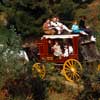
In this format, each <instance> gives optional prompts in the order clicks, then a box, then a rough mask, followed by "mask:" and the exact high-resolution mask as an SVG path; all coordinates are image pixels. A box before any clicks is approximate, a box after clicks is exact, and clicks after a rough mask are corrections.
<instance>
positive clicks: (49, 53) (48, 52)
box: [32, 34, 82, 82]
mask: <svg viewBox="0 0 100 100" xmlns="http://www.w3.org/2000/svg"><path fill="white" fill-rule="evenodd" d="M55 42H58V43H59V45H60V48H61V52H62V53H61V54H60V55H55V53H54V52H55V49H54V48H53V47H54V45H55ZM78 45H79V35H78V34H71V35H43V36H42V37H41V39H40V40H38V42H37V46H38V49H39V53H38V59H39V61H38V62H37V63H35V64H34V65H33V67H32V70H33V71H34V70H35V71H37V72H38V74H39V76H40V77H41V78H44V77H45V75H46V66H45V63H44V61H47V62H53V63H55V65H57V66H59V65H60V66H62V68H61V74H62V75H63V76H64V77H65V78H66V79H67V80H68V81H72V82H73V81H76V80H79V78H80V72H81V71H82V65H81V63H80V62H79V61H78V60H79V53H78V47H79V46H78ZM65 47H66V48H67V54H66V53H65V54H64V52H65ZM69 47H71V48H72V49H71V52H70V48H69ZM64 55H65V56H64Z"/></svg>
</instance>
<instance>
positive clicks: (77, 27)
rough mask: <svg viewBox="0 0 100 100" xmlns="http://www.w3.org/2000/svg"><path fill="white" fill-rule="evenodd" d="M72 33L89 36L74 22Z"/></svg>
mask: <svg viewBox="0 0 100 100" xmlns="http://www.w3.org/2000/svg"><path fill="white" fill-rule="evenodd" d="M71 29H72V32H73V33H74V34H82V35H88V34H87V33H86V32H84V31H83V30H80V29H79V26H78V24H77V21H74V22H73V25H72V28H71Z"/></svg>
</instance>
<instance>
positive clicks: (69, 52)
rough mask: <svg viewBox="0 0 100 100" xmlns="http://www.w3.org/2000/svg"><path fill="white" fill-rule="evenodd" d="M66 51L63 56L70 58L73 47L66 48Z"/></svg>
mask: <svg viewBox="0 0 100 100" xmlns="http://www.w3.org/2000/svg"><path fill="white" fill-rule="evenodd" d="M64 49H65V51H64V54H63V56H64V57H68V56H69V55H70V54H72V53H73V47H72V46H71V45H69V46H64Z"/></svg>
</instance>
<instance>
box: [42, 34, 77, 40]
mask: <svg viewBox="0 0 100 100" xmlns="http://www.w3.org/2000/svg"><path fill="white" fill-rule="evenodd" d="M73 37H79V34H70V35H43V37H42V39H43V38H46V39H58V38H59V39H66V38H73Z"/></svg>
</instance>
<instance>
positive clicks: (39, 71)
mask: <svg viewBox="0 0 100 100" xmlns="http://www.w3.org/2000/svg"><path fill="white" fill-rule="evenodd" d="M32 72H33V76H35V77H36V76H37V75H38V76H39V77H40V78H42V79H43V78H44V77H45V73H46V72H45V66H44V64H40V63H35V64H34V65H33V66H32Z"/></svg>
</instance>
